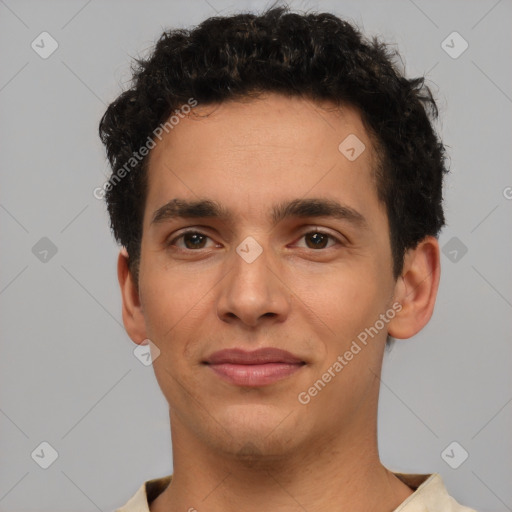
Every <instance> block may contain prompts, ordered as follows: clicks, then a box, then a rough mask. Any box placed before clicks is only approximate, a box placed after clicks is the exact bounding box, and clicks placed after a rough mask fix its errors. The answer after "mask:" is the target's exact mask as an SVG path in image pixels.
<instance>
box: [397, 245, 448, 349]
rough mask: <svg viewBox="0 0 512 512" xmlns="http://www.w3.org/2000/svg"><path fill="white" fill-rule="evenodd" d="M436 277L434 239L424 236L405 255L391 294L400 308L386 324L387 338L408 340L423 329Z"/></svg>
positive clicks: (432, 301) (431, 305) (431, 308)
mask: <svg viewBox="0 0 512 512" xmlns="http://www.w3.org/2000/svg"><path fill="white" fill-rule="evenodd" d="M440 273H441V268H440V257H439V243H438V241H437V239H436V238H434V237H432V236H428V237H426V238H424V239H423V240H422V241H421V242H420V243H419V244H418V246H417V247H416V248H415V249H409V250H408V251H407V253H406V255H405V258H404V268H403V271H402V275H401V276H400V277H399V278H398V279H397V282H396V285H395V294H394V300H395V301H396V302H399V303H400V304H401V306H402V309H401V310H400V311H399V313H397V315H396V316H395V317H394V318H393V320H391V321H390V322H389V325H388V333H389V335H390V336H392V337H393V338H398V339H406V338H410V337H412V336H414V335H415V334H416V333H418V332H419V331H421V329H423V327H425V325H426V324H427V323H428V321H429V320H430V318H431V316H432V313H433V311H434V305H435V301H436V297H437V290H438V287H439V277H440Z"/></svg>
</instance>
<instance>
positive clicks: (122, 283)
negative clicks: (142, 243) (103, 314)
mask: <svg viewBox="0 0 512 512" xmlns="http://www.w3.org/2000/svg"><path fill="white" fill-rule="evenodd" d="M117 279H118V281H119V287H120V289H121V298H122V304H123V305H122V308H123V324H124V327H125V329H126V332H127V333H128V336H130V338H131V339H132V341H133V342H134V343H137V344H141V343H143V342H144V341H145V340H146V339H147V338H148V336H147V335H146V322H145V319H144V315H143V313H142V305H141V302H140V297H139V292H138V290H137V286H136V284H135V282H134V280H133V276H132V274H131V272H130V269H129V266H128V252H127V250H126V249H125V248H124V247H123V248H121V250H120V251H119V256H118V258H117Z"/></svg>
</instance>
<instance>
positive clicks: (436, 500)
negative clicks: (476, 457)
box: [116, 473, 476, 512]
mask: <svg viewBox="0 0 512 512" xmlns="http://www.w3.org/2000/svg"><path fill="white" fill-rule="evenodd" d="M394 474H395V476H396V477H397V478H399V479H400V480H402V482H404V483H405V484H406V485H408V486H409V487H410V488H411V489H413V490H414V493H413V494H411V495H410V496H409V497H408V498H407V499H406V500H405V501H404V502H403V503H402V504H401V505H399V506H398V507H397V508H396V509H395V510H394V511H393V512H476V511H475V510H473V509H472V508H468V507H464V506H463V505H459V503H457V502H456V501H455V500H454V499H453V498H452V497H451V496H450V495H449V494H448V492H447V491H446V488H445V486H444V483H443V481H442V480H441V475H439V473H432V474H431V475H412V474H403V473H394ZM171 477H172V475H168V476H165V477H163V478H156V479H154V480H148V481H146V482H144V483H143V484H142V486H141V487H140V489H139V490H138V491H137V492H136V493H135V495H134V496H133V497H132V498H131V499H130V500H129V501H128V502H127V503H126V505H124V506H123V507H121V508H118V509H117V510H116V512H150V510H149V504H150V503H151V502H152V501H153V500H154V499H155V498H156V497H157V496H158V495H159V494H161V493H162V492H163V491H164V490H165V488H166V487H167V486H168V485H169V483H170V482H171Z"/></svg>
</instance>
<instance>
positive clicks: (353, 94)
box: [99, 6, 447, 283]
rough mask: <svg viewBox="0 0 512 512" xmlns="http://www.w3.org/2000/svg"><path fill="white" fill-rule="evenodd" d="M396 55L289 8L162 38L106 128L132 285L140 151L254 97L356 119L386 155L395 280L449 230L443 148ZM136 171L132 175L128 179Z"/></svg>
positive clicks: (427, 96)
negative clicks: (410, 258) (420, 247)
mask: <svg viewBox="0 0 512 512" xmlns="http://www.w3.org/2000/svg"><path fill="white" fill-rule="evenodd" d="M397 56H398V54H397V53H396V52H394V51H391V50H390V48H389V46H388V45H387V44H385V43H384V42H382V41H380V40H379V39H378V38H376V37H374V38H373V39H367V38H365V37H363V35H362V34H361V33H360V32H359V31H358V30H357V29H356V28H355V27H354V26H352V25H351V24H350V23H348V22H347V21H344V20H342V19H340V18H338V17H337V16H335V15H333V14H331V13H307V14H298V13H294V12H290V10H289V8H288V7H286V6H284V7H283V6H281V7H272V8H270V9H268V10H266V11H265V12H263V13H262V14H260V15H256V14H253V13H243V14H236V15H233V16H226V17H212V18H209V19H207V20H205V21H204V22H203V23H201V24H200V25H198V26H197V27H194V28H193V29H190V30H184V29H176V30H169V31H166V32H164V33H163V34H162V35H161V37H160V38H159V40H158V42H157V43H156V46H155V48H154V50H153V52H152V53H151V55H150V56H149V57H148V58H147V59H135V64H134V65H133V67H132V73H133V79H132V83H131V87H130V88H129V89H128V90H126V91H125V92H123V93H122V94H121V95H120V96H119V97H118V98H117V99H116V100H115V101H114V102H112V103H111V104H110V105H109V107H108V109H107V110H106V112H105V114H104V115H103V117H102V119H101V122H100V125H99V133H100V138H101V140H102V142H103V143H104V144H105V146H106V151H107V156H108V159H109V161H110V165H111V168H112V176H111V179H110V180H109V182H106V183H105V185H104V187H103V191H104V197H105V199H106V202H107V207H108V212H109V215H110V220H111V228H112V231H113V233H114V236H115V238H116V240H117V241H118V242H119V243H120V244H122V245H123V246H125V247H126V249H127V251H128V254H129V264H130V270H131V272H132V274H133V275H134V277H135V282H136V283H138V268H139V263H140V245H141V240H142V219H143V213H144V208H145V199H146V193H147V166H146V163H147V156H145V157H143V158H141V157H140V155H139V153H138V151H139V149H140V148H143V147H144V146H145V145H147V142H148V141H149V142H152V141H154V138H155V137H154V133H155V129H156V128H157V127H158V126H159V125H162V124H163V123H165V122H166V121H167V120H168V119H169V118H170V116H171V115H173V113H175V112H176V111H177V110H178V109H180V107H181V106H183V105H186V104H187V103H189V102H190V99H191V98H193V99H194V100H195V101H197V102H198V103H199V104H204V105H207V104H213V103H220V102H225V101H229V100H235V99H238V98H246V97H250V96H251V95H252V94H254V93H255V92H256V93H262V92H263V93H264V92H276V93H280V94H283V95H285V96H287V97H292V96H298V97H303V98H307V99H311V100H329V101H331V102H333V103H334V104H336V105H343V104H348V105H351V106H353V107H356V108H357V109H358V110H359V112H360V114H361V117H362V120H363V122H364V124H365V127H366V128H367V130H368V133H369V134H370V137H371V139H372V140H373V141H374V146H375V147H374V149H375V150H376V153H377V156H378V161H379V163H378V165H377V167H378V168H376V169H375V176H376V183H377V192H378V197H379V199H380V200H381V201H382V202H383V203H384V204H385V206H386V210H387V216H388V221H389V226H390V243H391V251H392V256H393V275H394V277H395V279H396V278H397V277H398V276H399V275H400V273H401V272H402V269H403V258H404V254H405V251H406V250H407V249H409V248H414V247H416V246H417V244H418V243H419V242H420V241H421V240H422V239H423V238H424V237H426V236H428V235H432V236H436V237H437V236H438V234H439V231H440V229H441V228H442V227H443V226H444V222H445V221H444V214H443V207H442V184H443V175H444V173H446V172H447V169H446V166H445V149H444V146H443V144H442V143H441V142H440V140H439V138H438V137H437V135H436V133H435V130H434V128H433V126H432V122H433V121H434V120H435V119H436V118H437V116H438V110H437V106H436V103H435V100H434V99H433V97H432V94H431V91H430V89H429V88H428V87H427V86H426V85H425V80H424V78H423V77H421V78H414V79H407V78H405V77H404V76H403V74H402V73H401V72H400V71H399V70H398V65H397V63H396V62H397V61H396V57H397ZM146 153H147V150H146ZM141 154H143V152H142V151H141ZM134 155H135V156H137V159H135V158H134ZM130 159H131V160H130ZM128 161H131V162H133V168H132V169H128V170H126V162H128ZM123 166H124V167H123ZM123 168H124V170H125V172H124V173H121V172H119V171H121V170H122V169H123ZM120 176H122V179H120ZM112 178H117V179H116V180H114V181H113V179H112Z"/></svg>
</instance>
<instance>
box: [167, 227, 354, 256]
mask: <svg viewBox="0 0 512 512" xmlns="http://www.w3.org/2000/svg"><path fill="white" fill-rule="evenodd" d="M313 233H315V234H316V233H318V234H321V235H324V236H326V237H328V238H330V239H332V240H334V241H335V242H337V243H338V244H339V245H344V244H343V242H341V240H340V239H339V238H337V237H335V236H334V235H332V234H331V233H327V232H326V231H322V230H321V229H313V230H311V231H307V232H305V233H303V234H302V235H301V236H300V239H302V238H304V237H305V236H306V235H311V234H313ZM190 234H193V235H201V236H205V237H206V238H210V240H211V237H209V236H208V235H206V234H205V233H202V232H201V231H198V230H196V229H189V230H187V231H183V232H182V233H180V234H179V235H178V236H176V237H174V238H173V239H172V240H170V241H167V242H165V245H166V247H168V248H171V247H173V248H174V250H176V251H181V252H199V251H201V250H203V248H201V249H197V250H195V249H182V248H181V247H175V246H174V244H175V243H176V241H177V240H179V239H181V238H183V237H184V236H185V235H190ZM332 247H333V246H331V247H323V248H321V249H318V250H315V249H311V250H312V251H315V252H319V251H321V250H324V251H325V250H327V249H330V248H332ZM306 249H309V248H308V247H306Z"/></svg>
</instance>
